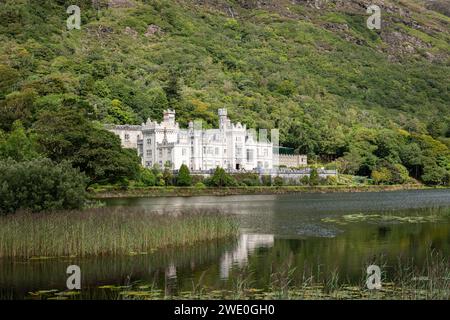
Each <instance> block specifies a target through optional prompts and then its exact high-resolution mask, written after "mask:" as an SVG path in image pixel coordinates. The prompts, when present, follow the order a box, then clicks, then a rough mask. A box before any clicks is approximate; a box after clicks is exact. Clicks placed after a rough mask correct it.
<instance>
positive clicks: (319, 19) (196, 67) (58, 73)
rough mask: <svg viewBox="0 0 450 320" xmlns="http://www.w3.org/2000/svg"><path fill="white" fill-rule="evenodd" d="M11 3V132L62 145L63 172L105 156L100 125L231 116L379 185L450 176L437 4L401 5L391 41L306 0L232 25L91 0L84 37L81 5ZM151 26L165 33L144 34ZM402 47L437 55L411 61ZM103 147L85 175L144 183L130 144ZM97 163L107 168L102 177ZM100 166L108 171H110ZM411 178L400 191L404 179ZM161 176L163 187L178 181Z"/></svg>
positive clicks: (443, 37)
mask: <svg viewBox="0 0 450 320" xmlns="http://www.w3.org/2000/svg"><path fill="white" fill-rule="evenodd" d="M3 2H4V3H2V9H1V10H0V35H1V40H2V44H3V45H2V46H1V47H0V57H2V60H1V63H0V129H1V130H3V131H6V132H9V131H11V129H12V124H13V123H14V121H16V120H20V121H21V122H22V123H23V125H24V127H25V128H27V129H28V128H29V127H30V126H32V124H33V123H34V122H35V121H36V120H37V121H38V122H39V123H40V124H39V127H40V128H41V129H40V130H41V131H43V132H44V133H49V134H51V135H50V136H47V137H43V136H42V135H41V136H40V138H39V140H38V143H39V144H41V149H42V150H43V151H44V153H46V154H49V156H50V157H51V158H52V159H54V160H55V161H57V162H59V161H62V160H63V159H69V160H70V161H75V159H74V158H75V155H76V154H77V153H78V150H79V149H80V148H81V147H80V145H81V143H83V144H84V143H86V141H88V140H89V141H90V143H94V141H93V140H96V139H94V138H92V137H91V138H89V139H88V138H87V136H91V133H90V132H92V125H90V124H89V122H90V121H91V120H95V121H99V122H101V123H118V124H119V123H120V124H122V123H141V122H142V121H145V120H146V119H147V118H149V117H150V118H152V119H154V120H160V119H161V115H162V110H163V109H166V108H167V107H169V106H170V107H172V108H174V109H175V110H176V112H177V119H178V120H179V121H180V123H181V124H182V125H186V124H187V122H188V121H189V120H192V119H193V118H196V117H200V118H202V119H203V120H205V121H206V125H207V126H211V125H213V124H214V125H216V121H217V116H216V115H215V112H216V110H217V109H218V108H219V107H226V108H228V110H229V114H230V118H231V119H232V120H239V121H241V122H242V123H245V124H247V125H248V126H249V127H255V128H267V129H270V128H279V129H280V142H281V144H283V145H284V146H287V147H292V148H294V149H296V150H297V151H299V152H301V153H305V154H308V155H309V156H310V159H315V160H316V161H322V162H329V161H334V160H336V164H337V165H338V169H339V170H340V171H341V172H343V173H344V174H355V175H360V176H365V177H370V176H371V175H372V173H373V171H374V170H379V169H380V167H379V166H380V161H382V160H383V161H384V160H385V161H387V163H390V164H391V165H392V166H395V165H397V164H399V165H402V166H404V167H406V168H407V170H408V172H409V174H410V175H411V176H412V177H414V178H416V179H419V180H420V179H421V180H423V181H424V182H427V183H428V182H430V183H436V181H437V180H438V179H437V178H436V177H433V175H438V176H439V177H440V176H441V175H442V173H443V172H444V170H445V171H446V172H447V171H448V170H449V168H448V166H449V165H448V164H449V163H450V161H449V155H448V154H449V144H450V143H449V142H448V140H446V139H448V138H449V137H450V126H449V123H450V108H448V101H450V95H449V94H450V93H449V90H448V74H449V73H450V67H449V64H448V57H449V54H448V53H449V52H450V46H449V43H450V42H449V40H450V35H449V32H448V31H447V30H448V28H447V24H448V21H447V20H448V19H447V20H446V19H445V17H443V16H442V15H439V14H437V13H436V12H433V11H429V10H425V9H424V6H423V4H420V3H416V4H415V5H414V6H409V5H407V4H404V3H402V2H398V1H396V2H393V1H387V5H392V6H393V7H396V8H397V7H398V10H397V9H395V10H393V13H392V14H389V15H387V16H386V17H385V19H386V23H385V26H386V28H384V30H383V32H384V33H383V36H381V35H379V34H378V33H377V32H374V31H371V30H368V29H367V28H366V25H365V19H366V13H365V11H364V10H363V11H362V12H360V13H358V10H360V9H357V10H356V11H355V10H353V9H354V8H353V7H352V5H351V4H349V5H348V6H347V5H345V6H328V7H327V8H323V10H309V8H308V7H307V6H306V5H305V1H297V2H295V3H290V4H289V10H288V11H286V10H285V5H283V4H282V2H280V3H278V2H274V3H273V4H271V5H270V6H267V5H264V4H263V5H261V6H259V8H258V9H255V7H254V5H253V4H252V3H250V2H248V1H240V2H239V1H238V2H236V1H233V10H236V11H237V12H236V13H237V14H236V15H235V17H233V18H230V17H229V16H228V14H229V11H228V10H227V9H225V10H226V11H225V12H221V10H222V8H230V4H229V3H228V2H226V1H223V0H219V1H217V6H216V7H215V8H216V9H215V10H211V8H210V7H209V6H208V5H206V4H193V3H192V1H184V0H181V1H180V2H170V1H143V2H142V1H141V2H139V3H137V5H136V6H133V7H131V8H127V9H126V10H123V9H116V8H109V9H108V8H107V5H106V4H107V1H106V0H102V1H100V2H99V1H96V2H95V3H96V4H95V5H92V2H91V1H90V0H80V1H77V4H78V5H80V6H81V8H82V11H81V12H82V24H83V25H82V29H81V30H74V31H70V32H68V31H66V30H64V28H63V27H64V24H65V19H66V16H65V15H64V14H61V13H64V12H65V9H66V8H67V6H68V5H70V4H72V3H70V2H69V1H66V0H61V1H51V0H42V1H38V2H36V1H34V2H33V1H12V0H6V1H3ZM406 7H407V8H406ZM269 8H270V9H269ZM401 11H405V12H406V11H408V12H411V16H413V17H414V19H415V21H416V22H415V23H417V24H419V25H420V27H417V28H411V27H410V21H409V20H407V19H405V17H404V16H400V15H398V14H397V13H396V12H401ZM440 11H442V10H440ZM287 12H289V13H288V14H287ZM305 20H307V21H305ZM150 24H154V25H157V26H158V27H159V28H160V31H158V32H156V33H155V34H154V35H150V36H149V35H144V33H145V32H146V31H147V28H148V26H149V25H150ZM324 25H326V26H327V27H326V28H324ZM344 25H345V26H346V27H345V28H341V27H342V26H344ZM126 27H129V28H132V29H133V30H135V31H136V34H135V35H130V34H129V33H127V32H124V30H125V28H126ZM424 30H441V31H442V32H431V33H430V32H425V31H424ZM399 34H400V35H403V36H408V37H414V39H417V43H421V42H423V46H422V47H423V48H413V49H415V50H411V51H412V52H411V53H405V50H402V49H400V47H404V46H405V45H407V44H406V43H402V40H401V39H396V36H398V35H399ZM389 39H391V40H392V39H393V41H394V43H392V42H390V40H389ZM408 39H409V38H408ZM397 40H398V41H397ZM397 42H398V43H397ZM397 45H398V47H399V48H397ZM80 48H82V50H81V49H80ZM387 48H389V49H387ZM413 51H414V52H413ZM430 57H432V58H430ZM399 62H400V63H399ZM60 108H70V109H74V110H77V111H79V112H82V113H83V118H84V120H81V119H78V120H77V119H74V118H73V117H72V118H71V116H69V115H67V116H64V117H63V118H65V119H61V117H59V118H58V119H59V120H58V121H61V124H60V125H57V126H56V127H57V128H54V129H52V130H47V132H46V130H45V129H43V124H44V121H43V120H42V119H43V118H48V117H46V116H45V114H46V113H47V114H48V112H56V111H58V109H60ZM436 115H439V116H436ZM47 120H48V121H49V123H50V126H55V123H54V122H55V121H53V120H52V119H51V118H48V119H46V120H45V121H47ZM72 120H73V121H80V122H83V123H84V124H83V127H85V129H82V128H81V126H79V125H75V128H76V129H74V130H72V133H71V134H68V133H67V131H69V129H67V127H68V126H71V125H72V124H73V123H71V121H72ZM97 130H100V129H99V128H97ZM99 135H100V136H103V138H105V139H106V138H107V137H105V136H104V135H103V134H99ZM66 139H67V140H66ZM97 140H98V139H97ZM95 143H96V144H97V145H99V144H100V145H102V147H100V148H97V150H96V152H95V153H96V154H88V153H87V151H84V152H83V155H80V157H81V158H83V159H84V160H83V159H78V157H77V160H76V161H77V163H78V164H77V166H79V167H80V168H81V169H82V170H86V172H89V173H88V174H89V176H90V177H91V179H92V180H94V181H100V180H102V179H106V180H111V181H113V182H114V181H119V180H121V179H124V178H125V177H126V178H128V179H133V177H132V176H133V175H135V173H136V170H134V169H133V168H126V167H127V166H126V165H125V164H124V161H126V159H128V161H130V162H133V163H134V161H135V160H133V159H131V158H132V157H131V158H130V156H129V155H127V152H122V151H119V150H118V148H117V146H116V143H117V141H115V142H113V144H114V147H113V148H112V149H113V151H111V152H107V151H105V150H101V151H100V150H99V149H107V148H108V146H107V143H106V142H102V143H100V141H96V142H95ZM72 149H73V150H74V151H71V150H72ZM114 154H115V155H118V157H116V156H115V155H114ZM86 157H93V159H94V160H93V162H92V166H93V168H91V167H90V166H91V165H90V164H89V163H90V160H89V161H86ZM100 157H105V159H107V160H105V162H104V163H101V165H100V166H99V165H98V163H99V162H101V161H100ZM111 157H112V158H117V159H118V160H117V161H116V162H115V161H110V159H111ZM106 162H108V163H110V168H107V166H108V165H107V164H106ZM130 166H134V164H133V165H130ZM117 167H119V169H120V170H118V177H117V179H116V178H115V176H116V174H115V172H117V170H116V169H117ZM95 168H97V169H95ZM399 168H400V167H399ZM399 168H397V169H398V170H394V169H393V168H391V167H389V168H388V169H389V171H390V172H391V173H393V172H397V173H398V172H400V171H402V169H399ZM431 168H435V169H436V170H437V173H436V174H433V173H431V171H432V169H431ZM425 169H426V170H425ZM133 171H134V173H133ZM425 171H426V174H425ZM113 172H114V173H113ZM403 173H404V170H403ZM403 173H402V174H400V173H398V174H400V176H402V175H403ZM154 174H155V173H154ZM398 174H396V175H394V177H391V178H393V179H394V180H396V181H397V180H399V179H398V178H397V175H398ZM376 175H377V173H376V174H375V176H376ZM424 175H425V176H424ZM155 177H156V184H158V185H159V184H161V183H162V182H161V181H162V180H164V179H165V178H164V177H158V176H157V175H156V174H155ZM166 178H167V177H166ZM400 180H405V179H400ZM241 183H243V184H246V185H252V184H254V183H255V181H254V180H253V179H246V181H241ZM313 183H316V181H313ZM441 183H442V182H441ZM263 184H266V183H264V182H263Z"/></svg>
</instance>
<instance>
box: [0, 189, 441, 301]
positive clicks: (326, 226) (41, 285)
mask: <svg viewBox="0 0 450 320" xmlns="http://www.w3.org/2000/svg"><path fill="white" fill-rule="evenodd" d="M108 204H109V205H119V206H120V205H122V206H139V207H145V208H147V209H148V210H152V211H155V210H164V211H169V212H171V211H176V210H189V209H190V208H202V209H205V208H206V209H216V210H220V211H223V212H228V213H231V214H235V215H236V217H237V218H238V219H239V221H240V224H241V227H242V230H241V235H240V237H239V238H238V239H236V240H227V241H213V242H209V243H200V244H198V245H196V246H193V247H187V248H170V249H166V250H160V251H157V252H154V253H152V254H148V255H137V256H122V257H95V258H88V259H78V258H65V259H48V260H36V261H29V260H28V261H11V260H0V298H2V297H3V298H8V299H9V298H15V299H23V298H27V297H29V294H28V292H30V291H36V290H45V289H58V290H64V289H65V283H66V279H67V275H66V268H67V266H68V265H71V264H76V265H79V266H80V267H81V270H82V286H83V294H84V295H85V296H84V297H85V298H100V299H103V298H105V296H104V290H102V289H99V287H100V286H104V285H121V286H126V285H130V284H133V283H145V284H149V285H150V286H151V287H154V288H158V289H161V290H162V291H163V292H165V293H166V294H169V295H170V294H176V293H177V292H183V291H191V290H192V289H193V288H195V287H197V286H200V285H201V286H206V287H208V288H210V289H217V290H220V289H226V290H230V289H232V288H233V286H234V285H235V282H236V279H237V278H238V277H239V276H240V274H241V273H242V269H250V270H251V271H252V273H251V275H250V278H249V281H250V282H251V285H252V286H253V287H255V288H267V286H268V285H269V284H270V281H271V274H272V273H273V272H276V271H277V270H280V269H282V268H283V267H284V265H285V264H286V262H287V261H288V262H289V263H290V265H291V266H292V267H295V268H296V273H295V274H294V276H295V277H296V278H301V277H302V276H304V275H305V274H306V275H310V274H314V276H317V274H318V273H319V272H318V270H320V272H321V273H322V274H324V275H326V274H330V273H331V272H334V271H335V270H339V272H340V278H341V279H343V280H345V281H349V282H352V283H359V282H360V280H361V276H362V275H364V274H365V268H366V267H367V265H368V264H370V263H372V262H380V265H384V269H383V271H384V272H386V274H387V275H388V276H389V275H391V274H392V273H393V272H394V271H395V270H396V268H399V259H403V260H405V261H406V260H409V261H411V260H414V263H415V264H416V265H417V266H420V265H423V264H425V263H426V261H427V254H428V253H429V251H430V250H436V251H437V252H440V253H441V254H443V255H444V256H446V257H449V256H450V191H448V190H427V191H420V192H417V191H414V192H393V193H367V194H366V193H365V194H310V195H308V194H299V195H286V196H242V197H241V196H236V197H195V198H153V199H114V200H111V201H110V202H109V203H108ZM386 210H388V212H386ZM369 212H371V213H372V215H373V213H376V214H380V215H395V216H407V217H421V216H433V217H440V218H439V220H436V221H434V222H433V220H426V221H425V222H424V223H410V222H404V223H403V222H396V221H384V220H383V219H381V220H380V221H376V222H374V221H364V220H361V221H345V220H342V217H343V216H344V215H348V214H349V213H369ZM326 219H329V221H337V222H344V223H337V222H336V223H326V222H324V221H325V220H326Z"/></svg>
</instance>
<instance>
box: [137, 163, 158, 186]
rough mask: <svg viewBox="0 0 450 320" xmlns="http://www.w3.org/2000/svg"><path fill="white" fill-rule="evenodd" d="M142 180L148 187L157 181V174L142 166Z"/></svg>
mask: <svg viewBox="0 0 450 320" xmlns="http://www.w3.org/2000/svg"><path fill="white" fill-rule="evenodd" d="M140 182H142V183H143V184H144V185H145V186H146V187H153V186H155V185H156V182H157V181H156V176H155V175H154V174H153V172H152V170H150V169H147V168H141V173H140Z"/></svg>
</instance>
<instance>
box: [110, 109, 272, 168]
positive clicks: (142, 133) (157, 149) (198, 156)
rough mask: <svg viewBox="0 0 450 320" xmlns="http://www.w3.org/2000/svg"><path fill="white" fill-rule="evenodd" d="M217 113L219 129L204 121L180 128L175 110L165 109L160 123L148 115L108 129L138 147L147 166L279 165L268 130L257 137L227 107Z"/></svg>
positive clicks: (123, 141) (253, 131) (226, 166)
mask: <svg viewBox="0 0 450 320" xmlns="http://www.w3.org/2000/svg"><path fill="white" fill-rule="evenodd" d="M218 113H219V128H218V129H203V128H202V124H201V121H196V122H190V123H189V127H188V128H187V129H181V128H180V126H179V124H178V122H176V121H175V111H173V110H166V111H165V112H164V118H163V121H162V122H161V123H158V122H157V121H152V120H151V119H148V120H147V122H146V123H143V124H142V125H141V126H130V125H124V126H113V127H109V130H110V131H112V132H114V133H115V134H117V135H118V136H119V137H120V139H121V141H122V145H123V146H124V147H127V148H134V149H137V150H138V154H139V155H140V156H141V159H142V165H143V166H145V167H152V166H154V165H155V164H157V165H159V166H161V167H162V166H164V165H166V163H168V164H170V166H171V168H172V169H174V170H176V169H179V168H180V166H181V165H182V164H185V165H187V166H188V168H189V169H190V170H191V171H207V170H213V169H215V168H216V167H222V168H224V169H227V170H229V171H236V170H247V171H251V170H259V171H262V170H272V169H273V168H275V167H277V166H278V155H277V154H275V153H274V151H273V150H274V144H273V143H272V142H270V141H269V139H268V137H267V131H265V130H261V131H260V133H259V139H258V137H257V134H256V131H255V130H247V128H246V126H245V125H242V124H241V123H239V122H238V123H237V124H234V123H231V121H230V119H228V117H227V110H226V109H219V112H218ZM272 138H273V137H272ZM272 140H273V139H272Z"/></svg>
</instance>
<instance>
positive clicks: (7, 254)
mask: <svg viewBox="0 0 450 320" xmlns="http://www.w3.org/2000/svg"><path fill="white" fill-rule="evenodd" d="M237 233H238V225H237V222H236V220H235V219H233V217H232V216H229V215H225V214H221V213H210V212H201V211H199V212H190V213H184V212H178V213H166V212H162V213H161V212H149V211H147V210H145V209H137V208H96V209H88V210H84V211H63V212H47V213H39V214H36V213H18V214H15V215H11V216H6V217H0V258H33V257H39V258H43V257H67V256H77V257H86V256H100V255H129V254H145V253H149V252H152V251H154V250H156V249H160V248H164V247H170V246H185V245H192V244H194V243H196V242H200V241H208V240H214V239H219V238H227V237H233V236H235V235H237Z"/></svg>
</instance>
